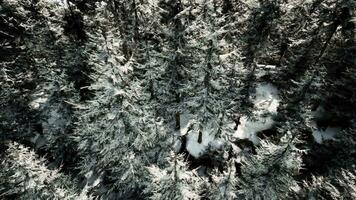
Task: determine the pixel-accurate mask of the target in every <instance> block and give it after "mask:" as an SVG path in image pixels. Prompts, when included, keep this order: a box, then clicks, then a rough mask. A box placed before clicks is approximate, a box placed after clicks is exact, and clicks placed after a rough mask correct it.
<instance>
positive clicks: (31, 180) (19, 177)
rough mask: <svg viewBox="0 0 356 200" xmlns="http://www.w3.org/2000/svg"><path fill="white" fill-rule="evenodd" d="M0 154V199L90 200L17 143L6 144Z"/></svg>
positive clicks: (71, 183)
mask: <svg viewBox="0 0 356 200" xmlns="http://www.w3.org/2000/svg"><path fill="white" fill-rule="evenodd" d="M1 145H5V146H2V148H5V149H6V151H5V152H2V153H1V162H0V167H1V171H0V197H1V198H2V199H58V200H59V199H68V200H69V199H72V200H74V199H83V200H87V199H91V197H90V196H88V195H87V194H86V192H87V191H84V190H83V191H80V190H79V189H78V188H77V187H76V186H77V185H76V183H75V182H73V180H71V179H70V177H69V176H66V175H64V174H62V173H61V172H59V170H58V169H49V168H48V167H47V165H46V164H47V162H46V161H45V159H44V158H39V157H38V156H37V155H36V154H35V153H34V152H33V151H31V150H29V149H28V148H27V147H24V146H23V145H20V144H18V143H7V144H4V143H3V144H1Z"/></svg>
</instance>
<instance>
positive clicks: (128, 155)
mask: <svg viewBox="0 0 356 200" xmlns="http://www.w3.org/2000/svg"><path fill="white" fill-rule="evenodd" d="M111 3H113V2H108V3H105V2H100V3H98V5H97V8H96V15H94V16H88V18H86V22H87V26H88V27H89V28H88V31H87V33H88V37H89V39H88V40H89V41H88V44H87V54H88V56H89V60H88V64H89V65H90V66H91V68H92V69H93V71H94V72H93V73H92V75H91V79H92V80H94V82H93V84H92V85H91V86H90V90H92V91H93V92H94V97H93V98H92V99H91V100H90V101H88V103H87V104H86V105H85V108H84V109H83V110H82V111H79V112H78V115H79V122H78V127H77V129H76V131H75V140H76V141H77V142H78V150H79V152H80V154H81V157H82V162H81V166H80V169H81V174H82V175H83V176H86V177H87V179H93V177H96V178H98V180H99V181H98V182H97V184H96V185H94V186H95V187H94V189H93V193H94V194H95V196H98V197H99V198H104V199H105V198H124V197H125V198H135V197H137V195H140V192H141V190H142V188H143V186H144V185H143V184H144V178H145V176H144V173H145V170H144V169H145V168H144V167H145V166H148V165H150V164H152V163H154V162H157V159H158V158H159V156H160V153H159V151H161V149H162V150H164V149H166V148H165V147H164V145H165V143H163V142H164V141H165V139H164V138H165V135H166V134H165V130H164V129H163V128H162V127H161V126H162V125H161V123H162V122H161V120H160V119H159V118H158V117H155V116H156V114H155V109H154V107H152V105H151V103H150V102H149V101H148V100H149V99H150V98H151V94H150V91H149V90H148V89H147V86H148V84H147V83H148V82H149V79H147V80H145V79H144V78H145V75H143V74H141V72H142V71H146V74H149V73H150V72H149V70H153V69H151V68H150V67H149V65H148V67H147V66H145V65H143V64H141V62H142V60H145V59H150V58H145V56H147V55H146V54H145V50H144V49H141V48H144V47H145V46H146V45H145V44H144V43H143V44H141V43H140V42H141V41H140V38H139V37H138V36H134V35H132V37H131V36H130V37H131V38H130V39H128V38H129V36H128V35H125V34H126V33H127V32H125V31H124V32H121V31H122V30H121V29H120V28H119V26H120V25H121V24H120V23H116V19H117V15H116V14H117V13H116V14H115V12H114V11H113V10H112V9H113V8H112V7H110V6H112V5H111ZM114 3H116V5H115V6H123V7H121V8H122V9H127V11H125V12H131V11H130V10H132V9H137V12H138V13H141V14H142V13H143V11H144V10H141V9H143V8H145V6H146V7H147V6H148V7H149V6H150V4H135V5H136V6H137V7H136V8H131V7H127V5H126V4H125V3H122V5H119V4H120V2H114ZM130 5H132V4H130ZM139 6H140V7H139ZM115 9H116V8H115ZM141 11H142V12H141ZM116 12H119V11H116ZM137 15H138V16H139V14H137ZM140 17H143V18H139V17H138V18H137V19H136V20H139V19H141V20H143V19H146V18H144V16H143V15H140ZM145 17H149V16H145ZM143 21H144V20H143ZM143 21H142V22H143ZM132 23H133V24H136V25H137V23H141V21H140V22H132ZM137 28H138V30H137V31H141V29H140V28H139V27H137ZM130 34H131V32H130ZM128 40H129V41H131V40H132V43H129V42H128ZM129 44H132V45H134V46H132V45H129ZM125 46H126V47H125ZM121 47H122V48H121ZM146 67H147V69H146ZM148 78H149V77H148ZM159 143H162V146H160V145H159ZM155 145H156V146H155ZM157 148H158V149H157Z"/></svg>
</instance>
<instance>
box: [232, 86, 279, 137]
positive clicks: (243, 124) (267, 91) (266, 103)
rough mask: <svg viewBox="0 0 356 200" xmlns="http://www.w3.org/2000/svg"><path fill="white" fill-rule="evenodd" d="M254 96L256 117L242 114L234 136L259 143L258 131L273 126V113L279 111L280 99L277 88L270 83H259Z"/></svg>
mask: <svg viewBox="0 0 356 200" xmlns="http://www.w3.org/2000/svg"><path fill="white" fill-rule="evenodd" d="M253 96H254V97H252V98H251V100H252V102H253V104H254V109H255V110H254V111H253V114H255V115H256V119H248V118H247V117H246V116H242V117H241V118H240V125H239V126H238V128H237V130H236V132H235V134H234V136H235V137H236V138H239V139H249V140H250V141H251V142H253V143H254V144H258V143H259V139H258V137H257V135H256V133H257V132H260V131H263V130H267V129H270V128H271V127H272V126H273V124H274V121H273V119H272V116H271V114H276V113H277V108H278V106H279V102H280V99H279V96H278V90H277V88H276V87H275V86H273V85H272V84H269V83H260V84H258V85H257V87H256V93H255V95H253ZM265 114H268V115H267V116H266V115H265Z"/></svg>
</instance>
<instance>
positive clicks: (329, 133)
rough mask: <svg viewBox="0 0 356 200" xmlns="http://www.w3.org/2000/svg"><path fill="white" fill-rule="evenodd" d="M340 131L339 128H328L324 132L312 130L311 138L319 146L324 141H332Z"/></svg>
mask: <svg viewBox="0 0 356 200" xmlns="http://www.w3.org/2000/svg"><path fill="white" fill-rule="evenodd" d="M340 130H341V129H340V128H339V127H328V128H326V130H319V129H316V130H313V137H314V140H315V142H317V143H319V144H321V143H323V141H326V140H334V139H335V136H336V135H337V134H338V132H339V131H340Z"/></svg>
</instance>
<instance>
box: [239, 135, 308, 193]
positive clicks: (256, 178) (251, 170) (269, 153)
mask: <svg viewBox="0 0 356 200" xmlns="http://www.w3.org/2000/svg"><path fill="white" fill-rule="evenodd" d="M296 143H297V138H295V137H293V136H292V135H290V134H286V136H285V137H284V138H282V139H281V141H280V142H279V143H278V144H273V143H271V142H268V141H262V142H261V146H259V147H257V148H256V155H253V156H249V157H244V158H243V160H242V167H241V175H240V176H239V177H238V184H237V187H238V192H237V197H238V198H244V199H265V198H267V199H284V198H292V197H293V196H294V194H295V193H296V192H298V191H299V190H300V186H299V185H298V183H297V181H296V180H295V178H294V176H296V175H298V173H299V170H300V169H301V167H302V159H301V154H302V151H301V150H299V149H298V148H297V147H296V146H295V145H296ZM282 191H283V192H282Z"/></svg>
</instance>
